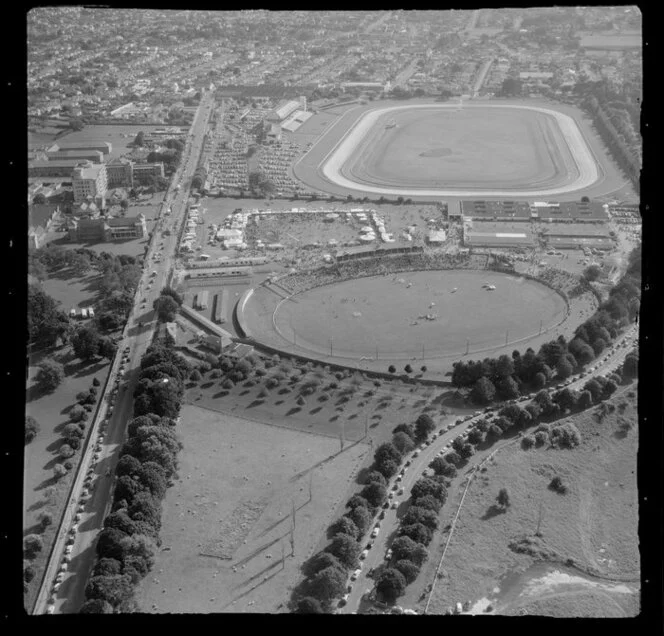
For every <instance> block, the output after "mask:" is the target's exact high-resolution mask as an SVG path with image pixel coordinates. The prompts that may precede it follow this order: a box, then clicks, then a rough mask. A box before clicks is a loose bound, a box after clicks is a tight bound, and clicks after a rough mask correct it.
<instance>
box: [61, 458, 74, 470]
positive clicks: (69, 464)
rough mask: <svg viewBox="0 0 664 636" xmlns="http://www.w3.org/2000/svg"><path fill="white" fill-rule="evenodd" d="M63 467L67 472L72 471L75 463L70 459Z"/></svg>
mask: <svg viewBox="0 0 664 636" xmlns="http://www.w3.org/2000/svg"><path fill="white" fill-rule="evenodd" d="M63 466H64V467H65V469H66V470H67V471H70V470H71V469H72V468H73V467H74V464H73V462H72V461H71V460H69V459H68V460H67V461H66V462H65V463H64V464H63Z"/></svg>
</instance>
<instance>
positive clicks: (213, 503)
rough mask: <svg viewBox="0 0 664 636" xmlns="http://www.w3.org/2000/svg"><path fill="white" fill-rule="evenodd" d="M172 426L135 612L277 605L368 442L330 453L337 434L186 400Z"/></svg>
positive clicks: (294, 579) (260, 609) (335, 448)
mask: <svg viewBox="0 0 664 636" xmlns="http://www.w3.org/2000/svg"><path fill="white" fill-rule="evenodd" d="M178 428H179V433H180V436H181V439H182V441H183V443H184V449H183V451H182V452H181V454H180V468H179V480H178V481H177V482H176V484H175V485H174V486H173V487H172V488H171V489H170V490H169V491H168V493H167V495H166V499H165V501H164V505H163V508H164V513H163V517H162V520H163V522H162V531H161V536H162V539H163V545H162V548H161V551H160V552H159V554H158V556H157V560H156V563H155V566H154V569H153V571H152V574H151V575H150V576H149V577H148V578H146V579H145V580H144V581H143V582H142V584H141V587H140V588H139V590H138V592H137V600H138V602H139V605H140V607H141V610H142V611H144V612H153V613H157V612H158V613H162V612H165V613H209V612H270V613H274V612H280V611H286V608H285V604H286V602H287V601H288V598H289V594H290V592H289V588H291V587H292V586H294V585H295V584H296V583H297V582H298V581H299V579H300V577H301V573H300V571H299V568H300V567H301V564H302V563H303V562H304V561H305V560H306V559H307V558H308V557H309V556H311V553H312V551H313V549H314V548H315V546H316V544H317V543H318V541H319V539H320V537H321V536H322V535H323V534H324V533H325V529H326V527H327V526H328V525H329V523H330V522H331V521H332V514H333V513H334V511H335V509H336V507H337V505H338V504H339V502H340V501H341V500H342V498H343V497H344V496H345V495H346V493H347V491H348V489H349V488H350V487H352V482H353V479H354V476H355V474H356V472H357V470H358V468H359V465H360V464H361V462H362V461H363V459H364V457H365V455H366V453H367V452H368V451H369V448H368V446H366V445H365V444H362V443H359V444H356V445H353V446H347V447H346V449H345V450H344V452H343V453H341V454H339V443H338V441H337V440H333V439H329V438H326V437H319V436H317V435H311V434H308V433H300V432H296V431H288V430H280V429H277V428H274V427H270V426H265V425H263V424H258V423H254V422H251V421H247V420H243V419H240V418H237V417H231V416H227V415H220V414H218V413H215V412H213V411H209V410H206V409H202V408H197V407H194V406H186V407H185V408H184V409H183V411H182V420H181V423H180V425H179V427H178ZM310 473H311V474H313V477H311V478H310ZM310 479H311V483H312V492H313V497H312V499H311V500H309V483H310ZM293 505H294V506H295V508H296V513H295V515H296V526H295V533H294V540H295V555H294V556H292V553H291V544H290V528H291V518H292V507H293ZM282 546H283V551H284V554H285V560H284V561H282Z"/></svg>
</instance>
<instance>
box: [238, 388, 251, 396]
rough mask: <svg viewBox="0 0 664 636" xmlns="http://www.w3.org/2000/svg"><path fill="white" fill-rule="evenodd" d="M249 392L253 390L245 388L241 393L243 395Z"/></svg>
mask: <svg viewBox="0 0 664 636" xmlns="http://www.w3.org/2000/svg"><path fill="white" fill-rule="evenodd" d="M249 393H251V391H250V390H249V389H245V390H244V391H241V392H240V393H239V395H240V396H242V395H247V394H249Z"/></svg>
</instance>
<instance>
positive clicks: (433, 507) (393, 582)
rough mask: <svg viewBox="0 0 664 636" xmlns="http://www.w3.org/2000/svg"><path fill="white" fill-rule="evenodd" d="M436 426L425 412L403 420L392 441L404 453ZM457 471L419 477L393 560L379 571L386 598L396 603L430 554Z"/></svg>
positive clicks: (378, 582)
mask: <svg viewBox="0 0 664 636" xmlns="http://www.w3.org/2000/svg"><path fill="white" fill-rule="evenodd" d="M434 429H435V424H434V422H433V420H432V419H431V417H430V416H429V415H427V414H422V415H420V417H419V418H418V419H417V420H416V422H415V425H414V426H413V425H410V424H400V425H399V426H397V427H396V428H395V429H394V431H393V432H392V433H393V435H392V445H393V446H394V447H396V448H397V449H398V450H400V452H401V453H403V454H407V453H410V452H411V451H412V450H413V449H414V448H415V446H416V445H417V444H419V443H421V442H423V441H425V440H426V439H428V437H429V435H430V434H431V433H432V432H433V430H434ZM454 474H455V473H453V472H451V471H446V474H443V473H442V472H441V473H435V474H434V476H433V477H422V478H420V479H418V480H417V481H416V482H415V484H414V485H413V487H412V489H411V492H410V507H409V508H408V512H407V513H406V515H405V516H404V517H403V518H402V519H401V523H400V525H399V530H398V532H397V538H396V539H395V540H394V541H393V542H392V545H391V549H392V558H391V561H390V562H389V563H388V564H387V565H386V566H381V567H379V568H378V569H377V572H376V576H375V579H376V591H377V593H378V594H379V595H380V597H381V598H382V599H383V600H384V601H386V602H388V603H393V602H394V601H395V600H396V599H397V598H398V597H399V596H401V595H402V594H403V593H404V592H405V590H406V586H408V585H409V584H411V583H412V582H413V581H415V579H417V577H418V575H419V573H420V568H421V567H422V565H423V564H424V562H425V561H426V560H427V558H428V556H429V554H428V552H427V549H426V548H427V546H428V545H429V544H430V543H431V541H432V539H433V535H434V532H435V531H436V530H437V529H438V514H439V513H440V509H441V508H442V507H443V505H444V504H445V501H446V500H447V486H448V485H449V481H448V479H449V478H451V477H452V476H454Z"/></svg>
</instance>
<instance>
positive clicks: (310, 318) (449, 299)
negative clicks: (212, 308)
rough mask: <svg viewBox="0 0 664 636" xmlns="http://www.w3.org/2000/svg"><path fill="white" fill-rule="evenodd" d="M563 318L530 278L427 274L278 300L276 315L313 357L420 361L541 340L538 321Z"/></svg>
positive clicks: (282, 329)
mask: <svg viewBox="0 0 664 636" xmlns="http://www.w3.org/2000/svg"><path fill="white" fill-rule="evenodd" d="M485 283H488V284H491V285H495V286H496V289H495V291H490V290H488V289H486V288H485V287H484V284H485ZM455 289H456V290H457V291H454V290H455ZM427 316H429V317H430V318H432V319H428V318H427ZM565 316H566V304H565V301H564V300H563V299H562V297H561V296H560V295H559V294H557V293H556V292H553V291H552V290H551V289H549V288H548V287H545V286H543V285H541V284H539V283H536V282H533V281H530V280H527V279H523V278H517V277H512V276H507V275H503V274H498V273H495V272H488V271H481V272H480V271H429V272H404V273H401V274H390V275H389V276H382V277H367V278H359V279H355V280H352V281H347V282H344V283H334V284H331V285H326V286H323V287H318V288H315V289H312V290H309V291H307V292H303V293H301V294H298V295H297V296H295V297H294V298H293V302H283V303H281V304H280V305H279V307H278V309H277V310H276V312H275V317H274V318H275V328H276V330H277V332H278V333H279V334H280V335H281V336H282V337H283V338H285V339H287V340H291V341H292V339H293V337H292V334H293V331H294V332H295V334H296V337H295V342H296V343H299V346H300V347H302V348H305V349H306V348H309V349H311V350H313V351H315V352H319V353H320V352H326V351H327V352H329V351H330V350H331V351H332V353H333V354H335V355H337V356H342V357H350V358H353V357H361V356H367V357H369V356H370V357H374V358H375V357H377V358H379V359H380V358H383V359H392V358H409V357H416V358H417V359H418V360H419V359H429V358H432V357H439V356H450V355H457V356H458V355H460V354H464V353H465V350H466V344H467V341H470V343H469V347H470V348H471V349H472V350H474V351H478V350H482V349H489V348H491V347H496V346H500V345H501V344H506V342H509V343H516V342H518V341H519V340H521V339H523V338H527V337H530V336H533V335H537V334H538V332H539V330H540V321H542V330H544V329H548V328H550V327H552V326H553V325H556V324H558V323H560V322H562V320H564V318H565ZM506 336H507V338H506ZM376 351H377V352H378V353H377V355H376Z"/></svg>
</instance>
